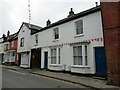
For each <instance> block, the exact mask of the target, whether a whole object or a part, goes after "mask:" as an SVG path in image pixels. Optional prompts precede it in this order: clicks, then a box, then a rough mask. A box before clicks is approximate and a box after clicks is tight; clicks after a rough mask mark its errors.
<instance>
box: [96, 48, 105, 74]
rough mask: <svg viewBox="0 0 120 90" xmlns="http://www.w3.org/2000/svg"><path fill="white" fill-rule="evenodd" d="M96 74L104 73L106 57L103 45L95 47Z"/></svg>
mask: <svg viewBox="0 0 120 90" xmlns="http://www.w3.org/2000/svg"><path fill="white" fill-rule="evenodd" d="M95 61H96V74H101V75H105V74H106V59H105V50H104V47H96V48H95Z"/></svg>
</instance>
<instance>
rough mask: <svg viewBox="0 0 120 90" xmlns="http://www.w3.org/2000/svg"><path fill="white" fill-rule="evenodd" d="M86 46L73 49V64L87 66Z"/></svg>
mask: <svg viewBox="0 0 120 90" xmlns="http://www.w3.org/2000/svg"><path fill="white" fill-rule="evenodd" d="M87 56H88V55H87V45H81V46H74V47H73V64H74V65H88V59H87Z"/></svg>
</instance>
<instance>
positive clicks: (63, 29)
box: [0, 6, 107, 75]
mask: <svg viewBox="0 0 120 90" xmlns="http://www.w3.org/2000/svg"><path fill="white" fill-rule="evenodd" d="M0 60H1V63H3V64H5V65H17V66H20V67H23V68H36V67H37V68H41V69H48V70H53V71H66V72H72V73H80V74H92V75H107V71H106V67H107V66H106V57H105V49H104V37H103V24H102V15H101V6H96V7H93V8H91V9H88V10H86V11H83V12H80V13H78V14H74V11H73V9H72V8H71V11H70V12H69V15H68V16H67V17H66V18H64V19H62V20H59V21H57V22H55V23H51V21H50V20H48V21H47V22H46V27H40V26H37V25H33V24H29V23H25V22H23V23H22V25H21V27H20V28H19V30H18V32H17V33H15V34H12V35H10V32H9V31H8V33H7V36H6V35H3V37H2V38H0Z"/></svg>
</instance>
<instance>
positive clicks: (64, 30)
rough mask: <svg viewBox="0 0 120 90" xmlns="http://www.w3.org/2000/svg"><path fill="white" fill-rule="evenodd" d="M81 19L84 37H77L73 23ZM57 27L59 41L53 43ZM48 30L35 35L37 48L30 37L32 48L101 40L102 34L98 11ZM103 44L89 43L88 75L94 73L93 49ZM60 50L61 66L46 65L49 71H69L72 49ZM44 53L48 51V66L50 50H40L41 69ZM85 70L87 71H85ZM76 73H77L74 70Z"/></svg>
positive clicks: (69, 47)
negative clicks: (37, 39) (37, 41)
mask: <svg viewBox="0 0 120 90" xmlns="http://www.w3.org/2000/svg"><path fill="white" fill-rule="evenodd" d="M81 19H83V25H84V26H83V27H84V35H83V36H79V37H77V36H76V35H75V22H76V21H77V20H81ZM55 27H59V33H60V39H59V40H58V41H55V40H54V39H53V28H55ZM55 27H52V28H50V29H47V30H45V31H42V32H39V33H37V34H38V35H39V43H38V46H35V35H36V34H35V35H32V41H33V42H32V48H40V47H43V46H54V45H58V44H63V43H72V42H79V41H84V40H90V39H94V38H103V32H102V24H101V12H100V11H98V12H96V13H93V14H90V15H87V16H84V17H81V18H79V19H76V20H72V21H70V22H67V23H64V24H61V25H59V26H55ZM103 46H104V45H103V42H97V41H95V42H91V43H90V44H89V50H88V53H89V56H88V58H89V67H90V69H89V72H88V73H92V74H94V73H95V56H94V47H103ZM61 50H62V53H61V54H62V55H61V58H62V61H61V65H62V66H59V65H57V66H56V65H53V66H51V65H48V68H49V69H54V70H55V69H57V70H62V69H64V70H66V71H70V70H71V65H73V47H71V46H70V45H63V47H62V48H61ZM44 51H48V54H49V58H48V63H49V64H50V62H49V61H50V49H49V48H43V49H42V60H41V61H42V64H41V67H42V68H43V67H44ZM60 68H61V69H60ZM86 70H87V69H86ZM76 71H77V72H78V71H79V69H78V70H76ZM84 72H85V71H84ZM86 72H87V71H86Z"/></svg>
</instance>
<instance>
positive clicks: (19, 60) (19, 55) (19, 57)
mask: <svg viewBox="0 0 120 90" xmlns="http://www.w3.org/2000/svg"><path fill="white" fill-rule="evenodd" d="M20 64H21V54H18V66H20Z"/></svg>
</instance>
